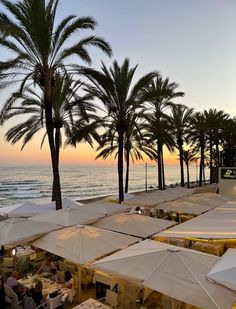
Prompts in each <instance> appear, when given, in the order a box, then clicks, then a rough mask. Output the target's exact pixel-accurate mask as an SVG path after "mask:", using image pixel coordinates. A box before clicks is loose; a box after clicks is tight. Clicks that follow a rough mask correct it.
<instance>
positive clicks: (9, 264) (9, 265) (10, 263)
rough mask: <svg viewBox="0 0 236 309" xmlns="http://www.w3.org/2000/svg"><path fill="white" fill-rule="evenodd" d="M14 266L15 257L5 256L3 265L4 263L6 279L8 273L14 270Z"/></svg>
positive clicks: (3, 268)
mask: <svg viewBox="0 0 236 309" xmlns="http://www.w3.org/2000/svg"><path fill="white" fill-rule="evenodd" d="M13 268H14V258H13V257H10V258H3V265H2V272H3V277H4V279H6V278H7V277H8V275H10V274H11V273H12V272H13Z"/></svg>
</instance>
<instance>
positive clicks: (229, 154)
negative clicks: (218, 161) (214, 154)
mask: <svg viewBox="0 0 236 309" xmlns="http://www.w3.org/2000/svg"><path fill="white" fill-rule="evenodd" d="M222 133H223V134H222V146H223V153H222V155H223V165H224V166H235V162H236V156H235V154H236V118H235V117H233V118H230V119H227V120H226V121H225V124H224V130H223V132H222Z"/></svg>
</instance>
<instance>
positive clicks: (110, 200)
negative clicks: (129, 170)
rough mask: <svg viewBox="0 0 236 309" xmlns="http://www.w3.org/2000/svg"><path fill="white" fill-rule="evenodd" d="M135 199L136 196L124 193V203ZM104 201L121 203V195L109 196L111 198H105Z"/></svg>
mask: <svg viewBox="0 0 236 309" xmlns="http://www.w3.org/2000/svg"><path fill="white" fill-rule="evenodd" d="M134 197H136V195H135V194H131V193H124V201H126V200H130V199H131V198H134ZM104 201H108V202H115V203H118V202H119V195H109V196H107V197H105V198H104Z"/></svg>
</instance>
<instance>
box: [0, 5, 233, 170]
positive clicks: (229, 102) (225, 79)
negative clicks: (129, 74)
mask: <svg viewBox="0 0 236 309" xmlns="http://www.w3.org/2000/svg"><path fill="white" fill-rule="evenodd" d="M0 9H2V7H1V5H0ZM69 14H77V15H79V16H83V15H91V16H93V17H94V18H95V19H96V20H97V22H98V24H99V25H98V27H97V29H96V30H95V32H94V33H95V34H98V35H101V36H103V37H104V38H105V39H106V40H107V41H109V42H110V44H111V46H112V48H113V53H114V57H113V59H109V58H108V57H106V56H104V55H102V54H101V52H98V51H97V50H92V51H91V55H92V58H93V66H94V67H96V68H99V66H100V60H101V59H102V60H103V61H104V62H105V63H106V64H107V65H110V64H111V63H112V61H113V60H114V59H117V60H118V61H119V62H121V61H123V59H124V58H125V57H129V58H130V60H131V64H132V66H134V65H136V64H138V70H137V75H136V77H137V78H139V77H141V76H142V75H143V74H146V73H148V72H150V71H152V70H157V71H159V72H160V73H161V74H162V76H163V77H164V78H165V77H169V78H170V80H171V81H175V82H177V83H179V85H180V90H181V91H184V92H185V94H186V95H185V97H184V98H183V99H181V100H180V101H179V103H183V104H186V105H187V106H189V107H194V108H195V110H197V111H201V110H203V109H208V108H210V107H214V108H217V109H223V110H224V111H225V112H227V113H230V114H231V116H235V115H236V104H235V103H236V31H235V29H236V18H235V17H236V1H235V0H198V1H196V0H148V1H143V0H119V1H116V0H100V1H96V0H60V6H59V11H58V16H57V18H58V20H60V19H61V18H62V17H65V16H67V15H69ZM84 34H85V35H86V34H91V32H84ZM78 38H79V34H78ZM76 39H77V37H76V36H75V37H74V40H75V41H76ZM0 55H1V56H0V57H4V58H6V57H7V52H6V51H5V50H3V49H2V48H1V49H0ZM0 60H1V59H0ZM76 61H77V59H76ZM6 97H7V92H3V93H2V95H1V99H2V101H1V103H0V104H2V103H3V102H4V99H5V98H6ZM13 123H14V122H12V121H11V122H9V123H8V124H6V125H5V126H4V127H3V128H0V143H1V151H0V164H1V163H17V164H25V163H47V162H50V156H49V151H48V148H47V147H46V143H45V146H44V147H43V150H40V135H39V136H38V137H37V138H36V137H35V138H34V140H33V141H32V142H31V143H30V144H29V145H28V146H26V148H25V149H24V150H23V151H22V152H21V151H20V148H21V144H20V143H19V144H17V145H15V146H12V145H9V144H6V143H5V142H4V132H5V131H6V129H7V128H9V127H10V125H12V124H13ZM94 158H95V152H94V151H93V150H91V148H90V147H89V146H86V145H84V144H82V145H79V146H78V148H77V149H72V148H67V149H62V154H61V162H62V163H81V164H83V163H84V164H85V163H94ZM173 160H174V159H173V157H171V156H170V155H167V156H166V163H167V164H168V163H169V164H173V162H174V161H173ZM107 162H108V163H111V162H112V160H109V161H107ZM113 162H114V161H113ZM95 163H96V164H99V163H101V160H100V161H98V162H97V161H96V162H95ZM102 163H103V161H102Z"/></svg>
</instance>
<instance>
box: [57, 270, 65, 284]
mask: <svg viewBox="0 0 236 309" xmlns="http://www.w3.org/2000/svg"><path fill="white" fill-rule="evenodd" d="M64 277H65V272H64V271H61V270H58V271H57V280H58V282H63V281H64Z"/></svg>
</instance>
